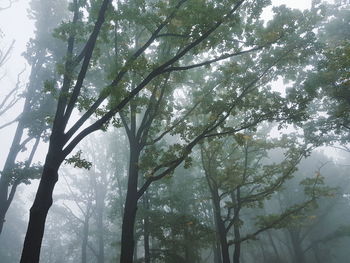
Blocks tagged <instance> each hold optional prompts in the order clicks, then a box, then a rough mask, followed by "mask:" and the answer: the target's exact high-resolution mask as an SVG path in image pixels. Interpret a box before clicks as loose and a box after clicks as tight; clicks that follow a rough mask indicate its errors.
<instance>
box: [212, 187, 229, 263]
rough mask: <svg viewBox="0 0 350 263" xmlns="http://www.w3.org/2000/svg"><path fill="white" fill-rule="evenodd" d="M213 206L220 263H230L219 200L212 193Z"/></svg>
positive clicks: (217, 195)
mask: <svg viewBox="0 0 350 263" xmlns="http://www.w3.org/2000/svg"><path fill="white" fill-rule="evenodd" d="M212 197H213V206H214V216H215V222H216V224H217V225H216V228H217V232H218V234H219V240H220V246H221V256H222V263H230V254H229V245H228V243H227V237H226V227H225V223H224V221H223V220H222V218H221V213H220V199H219V194H218V193H217V192H215V193H214V191H212Z"/></svg>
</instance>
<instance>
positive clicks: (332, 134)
mask: <svg viewBox="0 0 350 263" xmlns="http://www.w3.org/2000/svg"><path fill="white" fill-rule="evenodd" d="M348 7H349V5H348V4H334V5H328V6H327V12H328V13H329V15H328V16H329V18H328V19H327V20H325V21H323V24H322V26H321V27H320V30H319V32H318V38H319V42H320V43H321V50H320V52H319V54H318V56H316V57H315V58H314V60H313V61H312V64H311V68H310V69H309V70H308V71H307V72H306V76H304V77H303V79H302V80H300V82H299V84H298V85H300V86H301V87H302V88H303V90H304V91H307V92H308V94H309V96H311V97H312V98H314V103H313V104H311V107H310V108H311V110H310V111H311V112H312V114H313V115H312V117H313V118H312V119H311V120H310V121H309V124H308V125H307V126H306V128H305V133H306V135H307V136H308V137H309V139H310V141H311V142H314V143H316V144H318V145H320V144H324V143H325V144H329V143H331V144H333V143H335V142H340V143H341V144H342V145H346V144H347V143H348V142H349V141H348V140H349V128H350V127H349V126H350V120H349V114H348V112H349V109H350V92H349V79H350V75H349V68H350V44H349V43H350V42H349V41H350V31H349V30H348V26H347V25H348V24H349V12H350V11H349V8H348ZM345 149H346V146H345ZM346 150H348V149H346Z"/></svg>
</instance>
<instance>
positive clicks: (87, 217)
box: [81, 214, 89, 263]
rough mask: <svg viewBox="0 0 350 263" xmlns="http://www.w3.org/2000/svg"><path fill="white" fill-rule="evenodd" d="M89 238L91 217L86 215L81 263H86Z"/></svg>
mask: <svg viewBox="0 0 350 263" xmlns="http://www.w3.org/2000/svg"><path fill="white" fill-rule="evenodd" d="M88 238H89V215H88V214H86V215H85V219H84V226H83V242H82V243H81V263H86V250H87V244H88Z"/></svg>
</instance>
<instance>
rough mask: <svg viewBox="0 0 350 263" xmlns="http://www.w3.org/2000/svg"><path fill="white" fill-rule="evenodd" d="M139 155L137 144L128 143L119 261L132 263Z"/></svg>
mask: <svg viewBox="0 0 350 263" xmlns="http://www.w3.org/2000/svg"><path fill="white" fill-rule="evenodd" d="M139 156H140V151H139V150H138V148H137V145H135V144H133V143H130V161H129V178H128V190H127V194H126V199H125V207H124V215H123V224H122V240H121V253H120V263H133V253H134V247H135V241H134V227H135V219H136V211H137V201H138V196H137V182H138V160H139Z"/></svg>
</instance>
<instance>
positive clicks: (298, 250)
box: [289, 229, 305, 263]
mask: <svg viewBox="0 0 350 263" xmlns="http://www.w3.org/2000/svg"><path fill="white" fill-rule="evenodd" d="M289 234H290V238H291V241H292V245H293V251H294V262H295V263H304V262H305V257H304V251H303V249H302V247H301V240H300V235H299V231H298V230H294V229H290V230H289Z"/></svg>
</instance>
